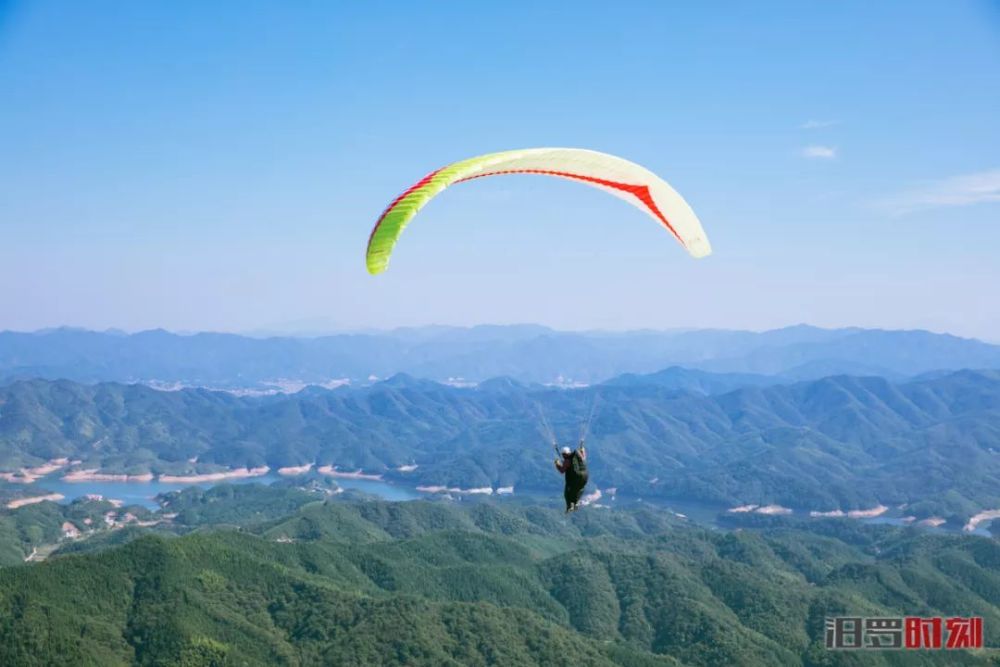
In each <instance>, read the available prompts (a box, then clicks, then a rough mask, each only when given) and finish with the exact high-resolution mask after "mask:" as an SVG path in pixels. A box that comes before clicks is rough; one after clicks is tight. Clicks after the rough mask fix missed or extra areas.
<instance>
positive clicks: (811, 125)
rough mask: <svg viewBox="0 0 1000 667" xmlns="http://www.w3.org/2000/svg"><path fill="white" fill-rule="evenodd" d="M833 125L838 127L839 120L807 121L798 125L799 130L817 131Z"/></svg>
mask: <svg viewBox="0 0 1000 667" xmlns="http://www.w3.org/2000/svg"><path fill="white" fill-rule="evenodd" d="M834 125H840V121H839V120H811V119H810V120H807V121H806V122H804V123H802V124H801V125H799V129H800V130H819V129H822V128H824V127H833V126H834Z"/></svg>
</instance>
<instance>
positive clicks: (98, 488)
mask: <svg viewBox="0 0 1000 667" xmlns="http://www.w3.org/2000/svg"><path fill="white" fill-rule="evenodd" d="M282 479H288V478H284V477H280V476H279V475H275V474H268V475H262V476H260V477H245V478H238V479H229V480H226V481H225V483H226V484H273V483H274V482H277V481H278V480H282ZM292 479H294V478H292ZM336 482H337V485H338V486H340V487H343V488H345V489H356V490H358V491H363V492H364V493H369V494H371V495H374V496H379V497H380V498H384V499H385V500H414V499H416V498H420V497H423V494H421V493H418V492H417V491H413V490H411V489H407V488H405V487H401V486H396V485H395V484H389V483H388V482H380V481H378V480H371V479H350V478H338V479H337V480H336ZM221 483H222V482H199V483H191V482H160V481H156V480H154V481H152V482H65V481H63V480H62V479H60V476H59V475H58V474H56V475H52V476H50V477H46V478H43V479H40V480H39V481H38V482H36V483H35V485H36V487H37V488H39V489H45V490H46V491H50V492H53V493H59V494H62V495H63V496H65V498H64V499H63V500H62V501H61V502H63V503H69V502H72V501H73V500H75V499H77V498H82V497H83V496H86V495H90V494H96V495H100V496H104V497H105V498H115V499H117V500H121V501H123V502H124V503H125V504H126V505H142V506H143V507H148V508H150V509H157V508H158V507H159V505H158V504H157V503H156V500H155V499H156V496H157V495H159V494H161V493H168V492H170V491H180V490H181V489H187V488H190V487H192V486H198V487H201V488H209V487H212V486H216V485H218V484H221Z"/></svg>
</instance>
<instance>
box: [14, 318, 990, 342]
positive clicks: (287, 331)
mask: <svg viewBox="0 0 1000 667" xmlns="http://www.w3.org/2000/svg"><path fill="white" fill-rule="evenodd" d="M491 327H495V328H518V327H538V328H541V329H546V330H549V331H552V332H555V333H578V334H597V335H600V334H613V335H625V334H639V333H663V334H676V333H688V332H706V331H730V332H741V333H759V334H763V333H769V332H773V331H782V330H786V329H796V328H800V327H803V328H811V329H821V330H824V331H837V330H851V329H857V330H862V331H891V332H927V333H931V334H935V335H944V336H955V337H957V338H965V339H968V340H978V341H980V342H983V343H989V344H991V345H1000V339H995V340H991V339H989V338H982V337H977V336H962V335H959V334H956V333H954V332H951V331H935V330H933V329H925V328H882V327H858V326H850V325H848V326H834V327H824V326H817V325H814V324H810V323H808V322H796V323H792V324H787V325H784V326H777V327H770V328H764V329H752V328H741V327H683V326H678V327H670V328H654V327H635V328H623V329H614V328H580V329H572V328H560V327H552V326H548V325H546V324H540V323H538V322H510V323H497V322H480V323H477V324H468V325H465V324H447V323H440V322H433V323H428V324H416V325H406V326H398V327H342V326H338V327H331V328H318V329H310V328H308V327H303V328H281V327H277V326H275V327H259V328H256V329H245V330H235V329H234V330H225V329H173V328H169V327H149V328H139V329H122V328H119V327H103V328H93V327H83V326H77V325H72V324H63V325H59V326H53V327H40V328H38V329H6V328H0V334H2V333H15V334H42V333H47V332H52V331H60V330H68V331H81V332H89V333H103V334H120V335H128V336H133V335H136V334H141V333H148V332H151V331H164V332H166V333H169V334H173V335H177V336H195V335H198V334H224V335H234V336H243V337H246V338H321V337H325V336H338V335H365V334H370V335H380V334H391V333H397V332H400V331H407V330H417V331H419V330H430V329H459V330H470V329H476V328H491Z"/></svg>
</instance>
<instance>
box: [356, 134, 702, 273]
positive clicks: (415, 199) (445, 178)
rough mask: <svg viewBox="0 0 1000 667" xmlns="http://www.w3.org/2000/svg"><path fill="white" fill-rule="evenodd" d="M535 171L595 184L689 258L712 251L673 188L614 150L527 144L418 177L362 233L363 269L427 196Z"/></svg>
mask: <svg viewBox="0 0 1000 667" xmlns="http://www.w3.org/2000/svg"><path fill="white" fill-rule="evenodd" d="M504 174H539V175H543V176H555V177H557V178H565V179H568V180H572V181H577V182H579V183H584V184H586V185H590V186H592V187H596V188H600V189H601V190H605V191H606V192H608V193H610V194H613V195H615V196H616V197H619V198H621V199H623V200H625V201H627V202H628V203H630V204H632V205H633V206H635V207H636V208H638V209H639V210H641V211H643V212H644V213H646V214H647V215H649V216H650V217H651V218H653V219H654V220H656V221H657V222H658V223H659V224H661V225H662V226H663V227H664V228H665V229H666V230H668V231H669V232H670V233H671V234H672V235H673V236H674V238H676V239H677V241H678V242H680V244H681V245H682V246H684V248H685V249H686V250H687V251H688V253H689V254H691V256H692V257H704V256H706V255H708V254H710V253H711V252H712V248H711V246H710V245H709V243H708V238H707V237H706V236H705V232H704V230H703V229H702V228H701V223H700V222H699V221H698V218H697V216H695V214H694V211H692V210H691V207H690V206H688V204H687V202H685V201H684V199H683V198H681V196H680V195H679V194H677V191H676V190H674V189H673V188H672V187H670V185H668V184H667V182H666V181H664V180H663V179H661V178H660V177H659V176H657V175H656V174H654V173H653V172H651V171H649V170H648V169H646V168H644V167H641V166H639V165H637V164H635V163H634V162H629V161H628V160H624V159H622V158H620V157H615V156H614V155H608V154H606V153H598V152H596V151H590V150H583V149H579V148H529V149H525V150H516V151H504V152H502V153H490V154H489V155H481V156H479V157H474V158H470V159H468V160H462V161H461V162H455V163H453V164H450V165H448V166H446V167H443V168H441V169H438V170H437V171H433V172H431V173H430V174H428V175H427V176H424V177H423V178H422V179H421V180H420V181H418V182H417V183H415V184H414V185H413V186H411V187H410V188H409V189H407V190H406V191H405V192H403V194H401V195H399V196H398V197H396V199H395V200H393V202H392V203H391V204H389V206H388V208H386V209H385V211H384V212H383V213H382V215H381V217H379V219H378V222H376V223H375V228H374V229H372V233H371V236H370V237H369V238H368V252H367V254H366V257H365V262H366V264H367V266H368V272H369V273H371V274H372V275H376V274H379V273H382V272H383V271H385V269H386V268H387V267H388V265H389V256H390V255H391V253H392V249H393V247H394V246H395V245H396V241H397V240H398V239H399V236H400V234H402V232H403V229H405V228H406V225H407V224H409V222H410V220H411V219H412V218H413V216H414V215H416V214H417V211H419V210H420V209H421V208H422V207H423V206H424V205H425V204H426V203H427V202H428V201H430V200H431V199H432V198H434V196H436V195H437V194H438V193H439V192H441V191H442V190H444V189H445V188H447V187H448V186H450V185H453V184H455V183H461V182H463V181H469V180H472V179H476V178H483V177H486V176H501V175H504Z"/></svg>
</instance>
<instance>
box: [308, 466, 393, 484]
mask: <svg viewBox="0 0 1000 667" xmlns="http://www.w3.org/2000/svg"><path fill="white" fill-rule="evenodd" d="M316 472H318V473H319V474H321V475H326V476H327V477H334V478H336V477H342V478H343V479H367V480H371V481H373V482H381V481H383V479H382V475H376V474H373V473H366V472H363V471H362V470H361V469H360V468H359V469H357V470H355V471H354V472H344V471H343V470H337V466H334V465H326V466H321V467H319V468H316Z"/></svg>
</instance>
